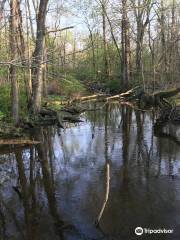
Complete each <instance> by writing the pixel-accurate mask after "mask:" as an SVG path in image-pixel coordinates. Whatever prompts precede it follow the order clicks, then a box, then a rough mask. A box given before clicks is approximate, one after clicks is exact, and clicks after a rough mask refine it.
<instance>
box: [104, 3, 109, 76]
mask: <svg viewBox="0 0 180 240" xmlns="http://www.w3.org/2000/svg"><path fill="white" fill-rule="evenodd" d="M106 5H107V3H106V0H103V1H102V20H103V47H104V72H105V75H106V77H107V79H109V78H110V69H109V59H108V46H107V37H106V15H105V12H106Z"/></svg>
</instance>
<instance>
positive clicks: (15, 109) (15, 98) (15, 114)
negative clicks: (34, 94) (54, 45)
mask: <svg viewBox="0 0 180 240" xmlns="http://www.w3.org/2000/svg"><path fill="white" fill-rule="evenodd" d="M18 4H19V3H18V0H11V2H10V11H11V15H10V19H9V30H10V34H9V42H10V55H11V61H13V60H15V59H17V55H18V54H17V39H16V36H17V28H18V8H17V6H18ZM10 80H11V101H12V118H13V121H14V124H18V122H19V89H18V80H17V74H16V66H15V65H13V64H11V66H10Z"/></svg>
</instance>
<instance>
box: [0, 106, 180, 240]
mask: <svg viewBox="0 0 180 240" xmlns="http://www.w3.org/2000/svg"><path fill="white" fill-rule="evenodd" d="M91 107H92V106H91ZM93 107H94V108H97V106H96V103H94V105H93ZM82 119H83V120H84V122H82V123H78V124H69V123H66V124H65V129H57V128H56V127H46V128H40V129H34V130H32V132H31V135H32V138H33V139H35V140H38V141H40V144H37V145H34V146H18V147H17V146H13V145H7V146H0V240H6V239H7V240H21V239H28V240H56V239H62V240H63V239H64V240H81V239H82V240H101V239H102V240H103V239H104V240H133V239H163V240H164V239H173V240H179V239H180V126H178V125H173V124H169V125H167V126H165V127H164V130H163V131H164V132H165V134H162V135H161V134H159V135H155V134H154V130H153V125H154V121H155V116H154V114H153V113H152V112H140V111H135V110H133V109H131V108H130V107H126V106H122V105H120V104H115V103H112V104H109V105H106V106H104V107H103V108H102V109H100V110H97V111H87V112H86V113H85V114H83V115H82ZM98 220H99V225H98V226H96V225H95V223H97V221H98ZM136 227H142V228H146V229H160V228H161V229H164V228H165V229H171V230H173V233H167V234H161V235H160V236H159V235H158V234H143V235H142V236H137V235H136V234H135V228H136Z"/></svg>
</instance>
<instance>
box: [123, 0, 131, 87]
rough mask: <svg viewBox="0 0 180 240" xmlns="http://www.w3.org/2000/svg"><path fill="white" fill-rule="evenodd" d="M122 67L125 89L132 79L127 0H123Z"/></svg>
mask: <svg viewBox="0 0 180 240" xmlns="http://www.w3.org/2000/svg"><path fill="white" fill-rule="evenodd" d="M121 45H122V46H121V51H122V54H121V55H122V59H121V67H122V69H121V70H122V85H123V88H124V89H127V88H128V86H129V79H130V39H129V20H128V16H127V0H122V37H121Z"/></svg>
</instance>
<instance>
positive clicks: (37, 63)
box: [32, 0, 48, 113]
mask: <svg viewBox="0 0 180 240" xmlns="http://www.w3.org/2000/svg"><path fill="white" fill-rule="evenodd" d="M47 4H48V0H41V1H40V4H39V12H38V16H37V33H36V45H35V50H34V53H33V61H32V67H33V71H32V74H33V76H32V80H33V81H32V86H33V89H32V90H33V94H32V95H33V96H32V110H33V112H34V113H38V112H39V111H40V109H41V97H42V61H43V47H44V40H45V20H46V11H47Z"/></svg>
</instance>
